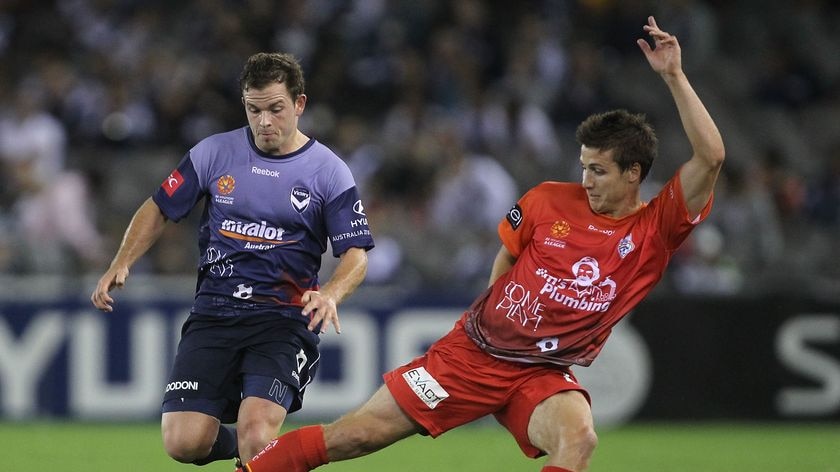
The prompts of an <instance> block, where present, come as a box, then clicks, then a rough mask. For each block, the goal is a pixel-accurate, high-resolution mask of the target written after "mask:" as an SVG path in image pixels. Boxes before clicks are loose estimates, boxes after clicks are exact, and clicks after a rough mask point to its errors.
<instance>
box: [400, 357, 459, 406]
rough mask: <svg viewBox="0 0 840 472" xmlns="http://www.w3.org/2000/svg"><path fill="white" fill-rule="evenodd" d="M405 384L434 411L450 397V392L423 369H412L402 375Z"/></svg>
mask: <svg viewBox="0 0 840 472" xmlns="http://www.w3.org/2000/svg"><path fill="white" fill-rule="evenodd" d="M402 376H403V378H404V379H405V382H406V383H407V384H408V386H409V387H411V390H413V391H414V393H415V394H416V395H417V397H418V398H420V400H423V403H425V404H426V406H428V407H429V409H432V410H434V409H435V407H436V406H438V403H440V402H442V401H443V400H444V399H446V398H448V397H449V392H447V391H446V390H444V389H443V387H441V386H440V384H439V383H438V381H437V380H435V378H434V377H432V375H431V374H429V372H428V371H426V369H425V368H423V367H418V368H416V369H411V370H409V371H407V372H405V373H404V374H402Z"/></svg>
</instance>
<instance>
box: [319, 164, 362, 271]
mask: <svg viewBox="0 0 840 472" xmlns="http://www.w3.org/2000/svg"><path fill="white" fill-rule="evenodd" d="M331 182H332V191H331V193H333V195H334V196H333V197H332V198H330V199H329V201H328V202H327V204H326V207H325V211H324V221H325V223H326V228H327V236H328V237H329V240H330V244H331V245H332V251H333V256H335V257H338V256H340V255H342V254H344V253H345V252H346V251H347V250H348V249H350V248H352V247H358V248H362V249H365V250H366V251H367V250H370V249H373V246H374V243H373V236H372V234H371V232H370V226H369V225H368V219H367V215H366V214H365V207H364V205H363V204H362V200H361V198H360V197H359V191H358V189H357V187H356V182H355V180H354V179H353V174H352V173H351V172H350V169H349V168H348V167H347V165H346V164H344V162H340V164H339V165H337V166H336V167H335V168H334V170H333V174H332V177H331Z"/></svg>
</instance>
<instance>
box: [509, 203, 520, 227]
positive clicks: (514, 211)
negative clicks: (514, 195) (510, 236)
mask: <svg viewBox="0 0 840 472" xmlns="http://www.w3.org/2000/svg"><path fill="white" fill-rule="evenodd" d="M505 218H507V220H508V223H510V227H511V228H513V229H514V230H516V229H518V228H519V225H521V224H522V207H520V206H519V204H518V203H517V204H515V205H513V208H511V209H510V211H508V213H507V216H505Z"/></svg>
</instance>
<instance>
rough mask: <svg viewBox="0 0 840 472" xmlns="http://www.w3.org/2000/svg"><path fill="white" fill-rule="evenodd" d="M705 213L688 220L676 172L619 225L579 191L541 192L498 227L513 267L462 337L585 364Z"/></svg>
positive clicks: (514, 353) (531, 356)
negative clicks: (652, 196) (597, 212)
mask: <svg viewBox="0 0 840 472" xmlns="http://www.w3.org/2000/svg"><path fill="white" fill-rule="evenodd" d="M711 206H712V199H711V198H710V199H709V202H708V203H707V204H706V206H705V208H703V211H702V212H701V213H700V215H699V216H698V217H697V218H696V219H695V220H693V221H691V220H689V216H688V210H687V209H686V207H685V199H684V198H683V194H682V187H681V184H680V179H679V172H678V173H677V174H676V175H675V176H674V177H672V178H671V180H670V181H668V183H667V184H666V185H665V187H663V189H662V190H661V191H660V192H659V194H658V195H657V196H656V197H654V198H653V199H652V200H651V201H650V202H648V203H647V204H645V205H643V206H642V208H641V209H639V210H638V211H636V212H635V213H633V214H631V215H628V216H625V217H623V218H619V219H614V218H610V217H607V216H603V215H599V214H596V213H594V212H593V211H592V210H591V208H590V206H589V201H588V199H587V196H586V191H585V190H584V188H583V187H582V186H581V185H580V184H576V183H561V182H543V183H542V184H540V185H538V186H536V187H534V188H532V189H531V190H530V191H528V192H527V193H526V194H525V195H524V196H523V197H522V198H521V199H520V200H519V202H518V203H517V204H516V205H514V207H513V208H512V209H511V210H510V212H509V213H508V214H507V216H506V218H504V219H502V221H501V222H500V223H499V237H500V238H501V240H502V243H503V244H504V245H505V247H506V248H507V249H508V251H510V253H511V254H512V255H513V256H514V257H516V262H515V263H514V265H513V267H512V268H511V269H510V270H509V271H508V272H507V273H505V274H503V275H502V276H500V277H499V278H498V279H497V280H496V281H495V282H494V283H493V285H492V286H491V287H490V288H488V289H487V291H485V292H484V293H483V294H482V295H481V296H480V297H479V298H478V299H477V300H476V301H475V302H474V303H473V306H472V307H470V309H469V310H468V311H467V312H466V313H465V314H464V317H463V319H464V322H465V328H466V331H467V333H468V335H469V336H470V337H471V338H472V339H473V341H475V342H476V343H477V344H478V345H479V346H480V347H481V348H482V349H484V350H485V351H487V352H488V353H490V354H491V355H493V356H495V357H499V358H503V359H507V360H512V361H518V362H541V363H543V362H550V363H555V364H562V365H570V364H579V365H583V366H586V365H589V364H591V363H592V361H593V360H594V359H595V357H596V356H597V355H598V353H599V352H600V351H601V348H602V346H603V344H604V342H605V341H606V339H607V337H608V336H609V334H610V331H611V330H612V327H613V326H615V324H616V323H618V322H619V321H620V320H621V319H622V318H623V317H624V316H625V315H626V314H627V313H629V312H630V310H632V309H633V307H635V306H636V305H637V304H638V303H639V302H640V301H641V300H642V299H643V298H644V297H645V296H646V295H647V294H648V293H649V292H650V291H651V289H652V288H653V287H654V285H656V283H657V282H658V281H659V280H660V279H661V278H662V275H663V273H664V272H665V268H666V266H667V265H668V261H669V260H670V258H671V255H672V254H673V253H674V251H675V250H676V249H677V248H678V247H679V246H680V244H681V243H682V242H683V241H684V240H685V238H686V237H687V236H688V234H689V233H690V232H691V230H692V229H693V228H694V226H695V225H696V224H697V223H699V222H700V221H702V220H703V219H705V218H706V216H707V215H708V214H709V211H710V210H711Z"/></svg>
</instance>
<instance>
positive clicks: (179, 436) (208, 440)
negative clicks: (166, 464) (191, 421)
mask: <svg viewBox="0 0 840 472" xmlns="http://www.w3.org/2000/svg"><path fill="white" fill-rule="evenodd" d="M212 448H213V438H212V437H211V436H209V435H206V434H205V435H198V434H194V433H190V432H187V431H183V430H179V428H164V430H163V449H164V450H165V451H166V454H167V455H168V456H169V457H171V458H173V459H175V460H176V461H178V462H183V463H191V462H193V461H195V460H199V459H203V458H205V457H207V455H208V454H210V450H211V449H212Z"/></svg>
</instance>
